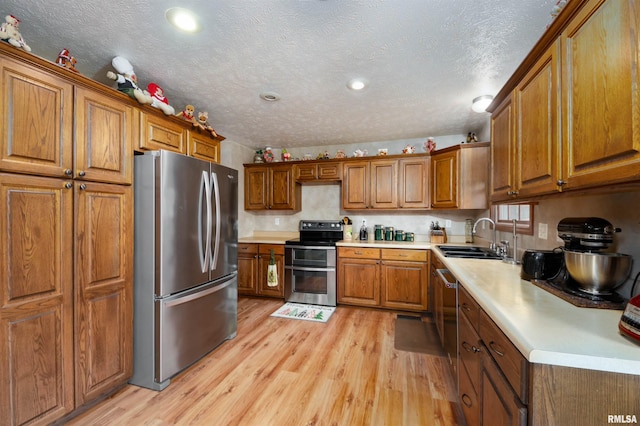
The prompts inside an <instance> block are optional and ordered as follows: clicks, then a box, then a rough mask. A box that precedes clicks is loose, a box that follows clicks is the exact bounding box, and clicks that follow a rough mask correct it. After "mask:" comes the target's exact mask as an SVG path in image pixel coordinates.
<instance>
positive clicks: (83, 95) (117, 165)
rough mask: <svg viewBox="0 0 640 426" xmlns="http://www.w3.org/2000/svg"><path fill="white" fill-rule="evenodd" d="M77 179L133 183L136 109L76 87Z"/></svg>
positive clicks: (75, 173) (97, 93)
mask: <svg viewBox="0 0 640 426" xmlns="http://www.w3.org/2000/svg"><path fill="white" fill-rule="evenodd" d="M75 106H76V107H75V113H76V120H75V122H76V129H75V134H76V156H75V167H74V178H78V179H83V180H85V179H86V180H91V181H97V182H109V183H119V184H131V183H132V182H133V155H132V153H133V139H134V137H136V136H137V132H136V129H137V123H136V122H135V120H134V110H133V107H132V106H130V105H128V104H126V103H123V102H122V101H119V100H117V99H114V98H112V97H110V96H107V95H104V94H102V93H99V92H96V91H93V90H89V89H85V88H82V87H76V98H75Z"/></svg>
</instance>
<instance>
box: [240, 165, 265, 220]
mask: <svg viewBox="0 0 640 426" xmlns="http://www.w3.org/2000/svg"><path fill="white" fill-rule="evenodd" d="M268 191H269V168H268V167H267V166H261V167H245V169H244V209H245V210H265V209H267V208H269V198H268Z"/></svg>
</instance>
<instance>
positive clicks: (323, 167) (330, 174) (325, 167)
mask: <svg viewBox="0 0 640 426" xmlns="http://www.w3.org/2000/svg"><path fill="white" fill-rule="evenodd" d="M318 179H322V180H342V163H329V164H318Z"/></svg>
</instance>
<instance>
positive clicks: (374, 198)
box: [369, 160, 398, 209]
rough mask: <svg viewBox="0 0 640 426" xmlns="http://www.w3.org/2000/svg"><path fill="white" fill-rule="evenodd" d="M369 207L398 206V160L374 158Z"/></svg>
mask: <svg viewBox="0 0 640 426" xmlns="http://www.w3.org/2000/svg"><path fill="white" fill-rule="evenodd" d="M369 167H370V173H371V185H370V186H369V190H370V191H371V192H370V194H369V201H370V205H369V207H371V208H374V209H396V208H398V161H397V160H372V161H371V164H370V165H369Z"/></svg>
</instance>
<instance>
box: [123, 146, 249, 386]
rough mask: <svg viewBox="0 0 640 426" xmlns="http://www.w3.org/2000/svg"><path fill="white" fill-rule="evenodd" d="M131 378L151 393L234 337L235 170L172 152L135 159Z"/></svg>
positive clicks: (166, 384)
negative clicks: (132, 364)
mask: <svg viewBox="0 0 640 426" xmlns="http://www.w3.org/2000/svg"><path fill="white" fill-rule="evenodd" d="M134 179H135V180H134V198H135V205H134V208H135V213H134V217H135V231H134V233H135V249H134V345H133V354H134V356H133V362H134V369H133V377H132V378H131V380H130V383H132V384H135V385H138V386H143V387H146V388H150V389H154V390H162V389H164V388H165V387H167V386H168V385H169V382H170V379H171V377H172V376H174V375H176V374H177V373H179V372H180V371H182V370H184V369H185V368H186V367H188V366H189V365H191V364H193V363H194V362H196V361H197V360H199V359H200V358H202V357H203V356H204V355H205V354H207V353H208V352H210V351H211V350H213V349H214V348H215V347H217V346H218V345H220V344H221V343H222V342H224V341H225V340H227V339H231V338H233V337H235V335H236V329H237V317H238V291H237V289H238V280H237V276H238V244H237V243H238V230H237V224H238V214H237V213H238V172H237V171H236V170H233V169H230V168H228V167H224V166H220V165H217V164H212V163H209V162H208V161H202V160H198V159H196V158H193V157H188V156H186V155H181V154H176V153H173V152H169V151H151V152H147V153H145V154H144V155H137V156H136V157H135V159H134Z"/></svg>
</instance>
